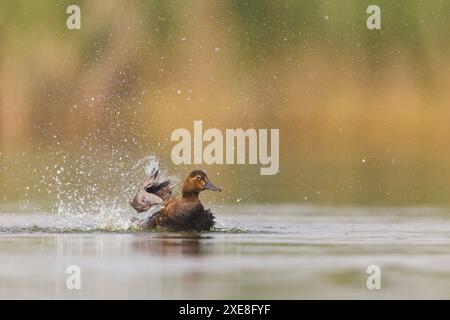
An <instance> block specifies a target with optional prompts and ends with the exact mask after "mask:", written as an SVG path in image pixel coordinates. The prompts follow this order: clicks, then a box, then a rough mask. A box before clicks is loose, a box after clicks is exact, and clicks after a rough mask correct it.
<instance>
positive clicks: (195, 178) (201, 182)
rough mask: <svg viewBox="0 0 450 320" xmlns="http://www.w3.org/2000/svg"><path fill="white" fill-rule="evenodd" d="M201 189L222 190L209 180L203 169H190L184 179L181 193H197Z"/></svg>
mask: <svg viewBox="0 0 450 320" xmlns="http://www.w3.org/2000/svg"><path fill="white" fill-rule="evenodd" d="M203 190H211V191H222V190H221V189H219V188H217V187H216V186H215V185H213V184H212V183H211V181H209V178H208V176H207V175H206V173H205V172H204V171H202V170H194V171H192V172H191V174H190V175H189V176H188V177H187V178H186V180H185V181H184V184H183V190H182V192H183V195H198V194H199V193H200V192H201V191H203Z"/></svg>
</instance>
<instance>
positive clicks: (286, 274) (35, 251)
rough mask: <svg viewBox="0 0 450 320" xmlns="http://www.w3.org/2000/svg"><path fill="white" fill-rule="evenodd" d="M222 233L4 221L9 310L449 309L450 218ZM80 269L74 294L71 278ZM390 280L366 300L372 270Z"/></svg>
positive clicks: (329, 222)
mask: <svg viewBox="0 0 450 320" xmlns="http://www.w3.org/2000/svg"><path fill="white" fill-rule="evenodd" d="M214 211H215V212H216V217H217V220H218V225H217V227H218V230H216V231H214V232H208V233H201V234H192V233H151V232H142V231H135V230H132V229H130V222H129V216H127V215H124V214H117V213H116V214H107V213H103V214H85V215H64V214H62V215H61V214H60V215H56V214H43V213H15V214H14V213H11V212H4V213H2V214H0V261H1V263H0V298H2V299H9V298H27V299H28V298H40V299H44V298H51V299H52V298H59V299H82V298H88V299H103V298H105V299H109V298H114V299H116V298H117V299H122V298H137V299H153V298H171V299H221V298H223V299H228V298H230V299H233V298H234V299H247V298H249V299H250V298H255V299H260V298H261V299H263V298H270V299H282V298H283V299H294V298H295V299H303V298H309V299H317V298H330V299H337V298H344V299H347V298H357V299H360V298H369V299H381V298H385V299H391V298H447V299H448V298H450V223H449V218H450V215H449V214H450V210H448V209H440V208H343V207H339V208H335V207H308V206H294V205H280V206H230V207H222V208H219V209H217V208H215V210H214ZM69 265H78V266H79V267H80V268H81V289H80V290H68V289H67V287H66V279H67V277H68V276H69V275H68V274H67V273H66V269H67V267H68V266H69ZM369 265H378V266H379V267H380V269H381V289H380V290H368V289H367V287H366V280H367V277H368V276H369V275H368V274H367V273H366V269H367V267H368V266H369Z"/></svg>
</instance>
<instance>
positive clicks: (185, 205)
mask: <svg viewBox="0 0 450 320" xmlns="http://www.w3.org/2000/svg"><path fill="white" fill-rule="evenodd" d="M158 175H159V170H158V169H155V170H153V172H151V173H150V175H149V176H148V177H147V178H146V179H145V180H144V181H143V182H142V183H141V185H140V187H139V190H138V192H137V194H136V196H135V197H134V199H133V200H132V201H130V204H131V206H132V207H133V208H134V209H135V210H136V211H137V212H138V213H139V212H144V211H147V210H149V209H150V208H152V207H153V206H162V208H161V209H160V210H159V211H158V212H156V213H155V214H153V215H152V216H151V217H150V218H148V219H144V220H141V221H139V224H140V226H141V227H142V228H144V229H155V228H156V227H158V226H159V227H163V228H166V229H169V230H171V231H208V230H210V229H211V228H212V227H213V226H214V223H215V222H214V216H213V214H212V213H211V211H210V210H205V208H204V207H203V205H202V203H201V202H200V199H199V197H198V195H199V194H200V192H202V191H203V190H212V191H222V190H221V189H219V188H217V187H216V186H214V185H213V184H212V183H211V181H209V179H208V176H207V175H206V173H205V172H204V171H202V170H194V171H192V172H191V173H190V174H189V176H188V177H187V178H186V180H185V181H184V183H183V188H182V190H181V192H182V195H181V197H175V196H173V193H172V187H171V182H170V180H169V179H163V180H162V181H160V179H158Z"/></svg>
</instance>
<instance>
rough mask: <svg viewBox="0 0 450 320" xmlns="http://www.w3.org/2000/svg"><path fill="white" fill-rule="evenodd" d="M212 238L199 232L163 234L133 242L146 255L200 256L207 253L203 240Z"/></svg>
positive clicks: (134, 247) (134, 246)
mask: <svg viewBox="0 0 450 320" xmlns="http://www.w3.org/2000/svg"><path fill="white" fill-rule="evenodd" d="M205 239H211V237H208V236H202V235H200V234H197V233H178V234H161V235H157V236H155V237H152V238H148V239H138V240H136V241H134V242H133V249H135V250H136V251H138V252H140V253H141V254H144V255H152V254H158V255H162V256H200V255H203V254H204V253H205V250H204V247H205V244H204V243H203V241H202V240H205Z"/></svg>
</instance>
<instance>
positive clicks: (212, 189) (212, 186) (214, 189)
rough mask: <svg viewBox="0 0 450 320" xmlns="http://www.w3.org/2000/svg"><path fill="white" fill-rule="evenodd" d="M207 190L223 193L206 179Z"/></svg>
mask: <svg viewBox="0 0 450 320" xmlns="http://www.w3.org/2000/svg"><path fill="white" fill-rule="evenodd" d="M204 188H205V190H211V191H222V189H220V188H217V187H216V186H215V185H213V184H212V183H211V181H209V179H206V183H205V186H204Z"/></svg>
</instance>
